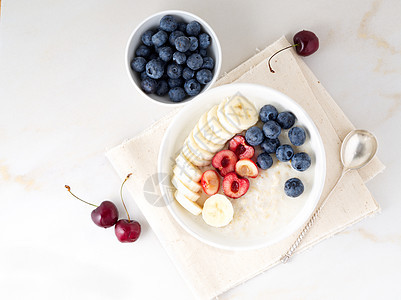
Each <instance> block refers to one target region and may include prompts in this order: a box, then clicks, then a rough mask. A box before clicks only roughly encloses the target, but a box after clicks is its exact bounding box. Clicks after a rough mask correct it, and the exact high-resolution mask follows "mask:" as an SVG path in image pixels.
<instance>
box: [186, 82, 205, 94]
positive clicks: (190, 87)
mask: <svg viewBox="0 0 401 300" xmlns="http://www.w3.org/2000/svg"><path fill="white" fill-rule="evenodd" d="M184 89H185V92H186V93H187V94H188V95H189V96H196V95H198V94H199V93H200V90H201V85H200V83H199V82H197V81H196V80H195V79H190V80H188V81H186V82H185V84H184Z"/></svg>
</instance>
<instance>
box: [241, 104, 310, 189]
mask: <svg viewBox="0 0 401 300" xmlns="http://www.w3.org/2000/svg"><path fill="white" fill-rule="evenodd" d="M259 118H260V120H261V121H262V122H263V127H262V129H261V128H259V127H257V126H253V127H251V128H249V129H248V130H247V131H246V133H245V139H246V141H247V142H248V144H250V145H252V146H258V145H260V147H261V148H262V150H263V152H262V153H260V154H259V155H258V157H257V165H258V167H259V168H261V169H263V170H266V169H268V168H270V167H271V166H272V165H273V158H272V157H271V154H276V158H277V159H278V160H279V161H283V162H287V161H291V166H292V167H293V168H294V169H295V170H297V171H300V172H303V171H305V170H307V169H308V168H309V167H310V165H311V158H310V157H309V155H308V154H307V153H305V152H300V153H296V154H294V149H293V147H292V146H291V145H288V144H284V145H281V143H280V140H279V139H278V137H279V135H280V133H281V131H282V130H283V129H290V128H291V127H292V128H291V129H290V130H289V131H288V138H289V140H290V142H291V144H292V145H293V146H301V145H303V144H304V142H305V139H306V134H305V130H304V129H303V128H301V127H293V125H294V123H295V116H294V114H293V113H292V112H289V111H285V112H281V113H278V111H277V109H276V108H275V107H274V106H273V105H265V106H263V107H262V108H261V109H260V112H259ZM284 191H285V193H286V194H287V195H288V196H290V197H298V196H299V195H301V194H302V193H303V191H304V186H303V183H302V181H301V180H300V179H298V178H291V179H289V180H287V182H286V183H285V185H284Z"/></svg>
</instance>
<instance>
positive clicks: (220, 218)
mask: <svg viewBox="0 0 401 300" xmlns="http://www.w3.org/2000/svg"><path fill="white" fill-rule="evenodd" d="M233 216H234V209H233V205H232V204H231V201H230V200H228V198H227V197H226V196H224V195H220V194H216V195H213V196H211V197H209V198H208V199H207V200H206V201H205V203H204V204H203V210H202V218H203V220H204V221H205V222H206V224H208V225H210V226H213V227H223V226H226V225H227V224H228V223H230V222H231V220H232V219H233Z"/></svg>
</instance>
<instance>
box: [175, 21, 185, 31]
mask: <svg viewBox="0 0 401 300" xmlns="http://www.w3.org/2000/svg"><path fill="white" fill-rule="evenodd" d="M177 29H178V30H179V31H182V32H186V31H187V24H186V23H184V22H179V23H178V26H177Z"/></svg>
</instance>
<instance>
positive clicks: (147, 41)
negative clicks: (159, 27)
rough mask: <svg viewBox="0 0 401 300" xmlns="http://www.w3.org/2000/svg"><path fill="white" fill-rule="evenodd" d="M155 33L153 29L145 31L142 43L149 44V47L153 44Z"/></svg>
mask: <svg viewBox="0 0 401 300" xmlns="http://www.w3.org/2000/svg"><path fill="white" fill-rule="evenodd" d="M153 33H154V32H153V31H152V30H147V31H145V32H144V33H143V34H142V36H141V40H142V43H144V44H145V45H146V46H149V47H150V46H153V43H152V35H153Z"/></svg>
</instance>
